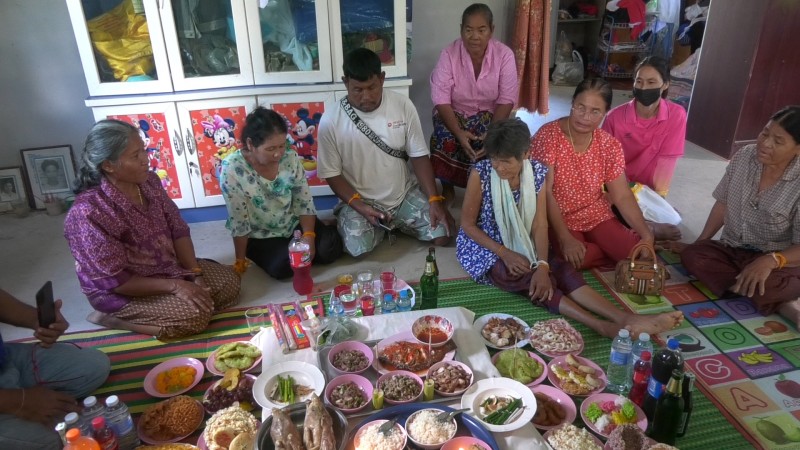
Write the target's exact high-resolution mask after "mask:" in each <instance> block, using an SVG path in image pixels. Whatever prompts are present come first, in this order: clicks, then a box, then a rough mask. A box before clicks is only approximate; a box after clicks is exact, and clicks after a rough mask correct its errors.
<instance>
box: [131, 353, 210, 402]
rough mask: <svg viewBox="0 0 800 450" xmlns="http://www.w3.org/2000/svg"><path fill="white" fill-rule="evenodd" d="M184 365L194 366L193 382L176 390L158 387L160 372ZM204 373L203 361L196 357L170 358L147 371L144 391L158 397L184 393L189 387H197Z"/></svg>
mask: <svg viewBox="0 0 800 450" xmlns="http://www.w3.org/2000/svg"><path fill="white" fill-rule="evenodd" d="M183 366H188V367H193V368H194V370H195V374H194V378H193V379H192V382H191V383H190V384H189V385H188V386H186V387H184V388H183V389H180V390H177V391H174V392H160V391H159V390H158V389H157V388H156V378H157V377H158V374H160V373H161V372H164V371H167V370H170V369H174V368H175V367H183ZM204 373H205V370H204V369H203V363H201V362H200V361H198V360H197V359H195V358H172V359H168V360H166V361H164V362H162V363H161V364H159V365H157V366H155V367H153V368H152V369H151V370H150V371H149V372H147V375H145V377H144V391H145V392H147V393H148V394H150V395H151V396H153V397H158V398H169V397H174V396H176V395H179V394H183V393H184V392H187V391H188V390H189V389H191V388H193V387H195V386H196V385H197V383H199V382H200V379H201V378H203V374H204Z"/></svg>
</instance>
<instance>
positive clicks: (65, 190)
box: [20, 145, 76, 209]
mask: <svg viewBox="0 0 800 450" xmlns="http://www.w3.org/2000/svg"><path fill="white" fill-rule="evenodd" d="M20 154H21V155H22V163H23V165H24V166H25V174H26V175H27V177H28V184H29V186H30V190H29V194H30V195H29V201H30V205H31V207H32V208H35V209H44V208H45V202H46V201H51V200H55V201H60V200H63V199H65V198H67V197H69V196H71V195H72V186H73V184H74V182H75V171H76V169H75V159H74V158H73V156H72V146H71V145H58V146H55V147H38V148H24V149H22V150H20Z"/></svg>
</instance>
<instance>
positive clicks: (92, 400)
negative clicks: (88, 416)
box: [83, 395, 97, 408]
mask: <svg viewBox="0 0 800 450" xmlns="http://www.w3.org/2000/svg"><path fill="white" fill-rule="evenodd" d="M96 404H97V397H95V396H94V395H90V396H88V397H86V398H85V399H83V406H84V407H85V408H91V407H92V406H94V405H96Z"/></svg>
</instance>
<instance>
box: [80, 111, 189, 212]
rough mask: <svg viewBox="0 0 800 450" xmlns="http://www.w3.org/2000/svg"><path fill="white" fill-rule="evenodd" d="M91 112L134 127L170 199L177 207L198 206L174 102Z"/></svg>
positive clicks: (97, 117) (101, 117) (95, 115)
mask: <svg viewBox="0 0 800 450" xmlns="http://www.w3.org/2000/svg"><path fill="white" fill-rule="evenodd" d="M92 112H93V113H94V118H95V119H96V120H102V119H116V120H121V121H123V122H128V123H130V124H132V125H133V126H135V127H136V128H137V129H138V130H139V136H141V138H142V140H143V141H144V144H145V147H146V148H147V159H148V160H149V163H150V171H151V172H155V174H156V175H158V178H159V179H161V185H162V186H163V187H164V190H165V191H167V195H169V198H171V199H172V201H174V202H175V204H176V205H178V208H193V207H194V206H195V204H194V198H193V196H192V186H191V183H190V181H189V168H188V166H187V164H186V158H185V157H184V153H185V149H186V145H185V143H184V142H183V141H182V136H181V135H180V125H179V124H178V115H177V114H176V113H175V104H174V103H147V104H141V105H125V106H106V107H97V108H93V109H92Z"/></svg>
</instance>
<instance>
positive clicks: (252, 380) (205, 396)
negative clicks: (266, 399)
mask: <svg viewBox="0 0 800 450" xmlns="http://www.w3.org/2000/svg"><path fill="white" fill-rule="evenodd" d="M240 376H244V377H245V378H247V379H248V380H249V382H250V391H251V396H252V390H253V388H252V387H253V386H254V385H255V384H256V376H255V375H251V374H249V373H248V374H244V375H240ZM241 381H242V380H239V382H240V383H241ZM220 383H222V379H219V380H217V381H215V382H214V383H211V386H209V387H208V389H206V392H205V393H204V394H203V407H204V408H205V410H206V413H208V414H209V415H213V414H214V413H215V412H216V411H212V410H210V409H209V408H208V407H207V406H206V400H208V396H209V395H211V391H212V390H214V388H215V387H217V386H219V384H220ZM234 401H235V400H234V399H231V400H230V403H228V402H226V403H228V404H226V405H224V406H222V407H220V408H219V409H223V408H227V407H229V406H231V405H233V402H234ZM253 402H255V399H253Z"/></svg>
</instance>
